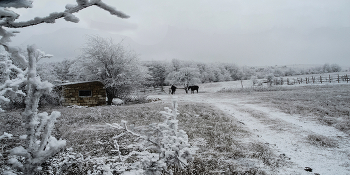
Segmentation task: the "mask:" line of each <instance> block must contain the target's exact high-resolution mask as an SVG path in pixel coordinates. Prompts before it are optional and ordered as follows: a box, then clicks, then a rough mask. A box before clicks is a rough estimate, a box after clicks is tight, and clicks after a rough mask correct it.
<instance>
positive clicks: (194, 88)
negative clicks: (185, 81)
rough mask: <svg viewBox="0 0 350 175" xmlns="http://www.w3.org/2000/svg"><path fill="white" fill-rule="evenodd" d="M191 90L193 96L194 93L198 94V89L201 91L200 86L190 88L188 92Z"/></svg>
mask: <svg viewBox="0 0 350 175" xmlns="http://www.w3.org/2000/svg"><path fill="white" fill-rule="evenodd" d="M190 89H191V94H194V91H197V94H198V89H199V87H198V86H188V90H190Z"/></svg>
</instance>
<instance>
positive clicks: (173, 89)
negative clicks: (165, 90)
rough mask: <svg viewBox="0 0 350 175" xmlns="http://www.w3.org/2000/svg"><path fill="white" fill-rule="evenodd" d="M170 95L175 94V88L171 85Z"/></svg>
mask: <svg viewBox="0 0 350 175" xmlns="http://www.w3.org/2000/svg"><path fill="white" fill-rule="evenodd" d="M170 89H171V94H175V91H176V86H174V85H171V88H170Z"/></svg>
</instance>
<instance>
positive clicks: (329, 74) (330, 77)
mask: <svg viewBox="0 0 350 175" xmlns="http://www.w3.org/2000/svg"><path fill="white" fill-rule="evenodd" d="M329 82H330V83H332V81H331V74H329Z"/></svg>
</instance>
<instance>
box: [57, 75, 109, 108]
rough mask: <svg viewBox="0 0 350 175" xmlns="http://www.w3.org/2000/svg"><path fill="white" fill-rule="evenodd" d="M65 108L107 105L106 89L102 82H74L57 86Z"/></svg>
mask: <svg viewBox="0 0 350 175" xmlns="http://www.w3.org/2000/svg"><path fill="white" fill-rule="evenodd" d="M55 89H56V90H58V91H59V92H60V96H61V104H62V105H63V106H70V105H79V106H89V107H90V106H101V105H105V104H106V89H105V87H104V85H103V83H101V82H100V81H84V82H72V83H64V84H59V85H56V88H55Z"/></svg>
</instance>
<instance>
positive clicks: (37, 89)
mask: <svg viewBox="0 0 350 175" xmlns="http://www.w3.org/2000/svg"><path fill="white" fill-rule="evenodd" d="M36 51H37V50H36V49H35V47H34V46H29V47H28V56H29V60H28V61H29V65H28V74H27V86H26V92H27V96H26V99H25V104H26V108H25V110H24V112H23V114H22V118H23V119H22V120H23V122H24V127H25V129H26V135H24V136H23V137H24V138H26V144H25V147H22V146H19V147H15V148H13V149H12V150H11V151H10V153H11V155H16V156H21V157H24V158H25V162H24V164H22V163H20V162H16V164H13V165H14V168H19V167H23V172H24V174H34V173H35V171H37V168H38V167H39V166H40V165H41V164H42V163H43V162H45V161H46V160H47V159H48V158H50V157H52V156H53V155H54V154H56V153H57V152H58V151H60V149H62V148H63V147H64V146H65V145H66V141H65V140H57V139H56V138H55V137H53V136H51V131H52V129H53V127H54V123H55V121H56V118H58V117H59V116H60V115H61V113H60V112H57V111H54V112H52V113H51V115H48V113H46V112H44V113H39V114H38V103H39V99H40V97H41V95H42V94H44V93H48V92H50V91H51V87H52V86H53V85H52V84H51V83H48V82H47V81H46V82H42V81H41V80H40V77H38V76H37V75H36V57H35V53H36ZM9 163H10V162H9ZM18 166H19V167H18Z"/></svg>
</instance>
